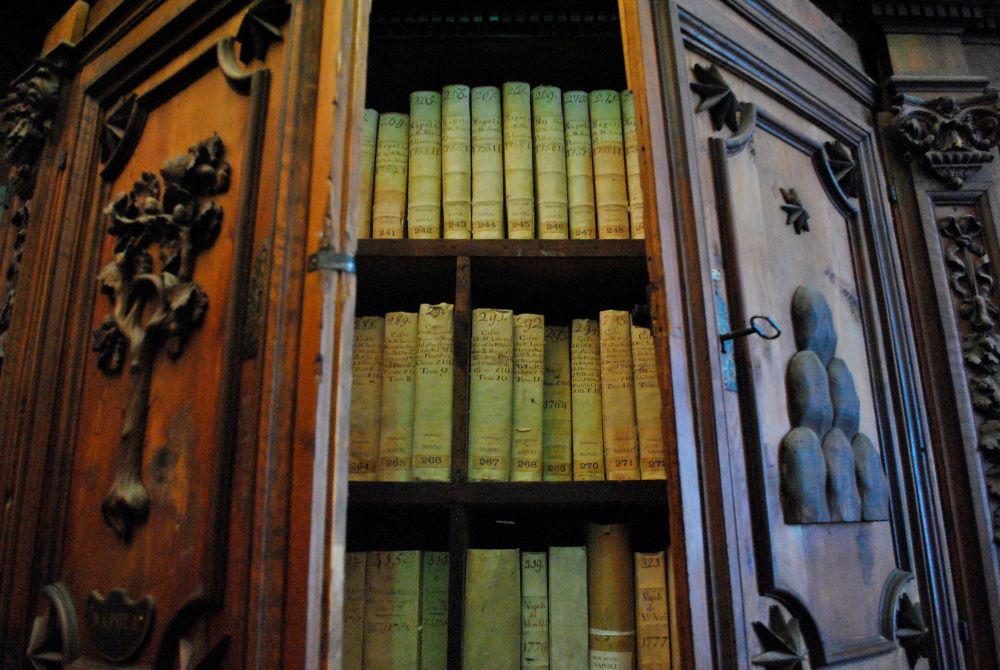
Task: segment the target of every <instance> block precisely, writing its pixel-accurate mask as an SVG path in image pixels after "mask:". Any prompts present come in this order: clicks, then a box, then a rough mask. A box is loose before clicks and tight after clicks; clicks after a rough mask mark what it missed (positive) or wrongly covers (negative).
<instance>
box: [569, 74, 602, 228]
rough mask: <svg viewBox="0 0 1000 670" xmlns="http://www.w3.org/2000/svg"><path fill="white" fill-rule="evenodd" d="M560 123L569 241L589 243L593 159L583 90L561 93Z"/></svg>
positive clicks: (592, 225)
mask: <svg viewBox="0 0 1000 670" xmlns="http://www.w3.org/2000/svg"><path fill="white" fill-rule="evenodd" d="M563 120H564V122H565V124H566V186H567V192H568V202H569V236H570V239H573V240H593V239H596V238H597V219H596V218H595V211H594V160H593V156H592V155H591V147H590V102H589V99H588V96H587V93H586V92H585V91H566V92H565V93H563Z"/></svg>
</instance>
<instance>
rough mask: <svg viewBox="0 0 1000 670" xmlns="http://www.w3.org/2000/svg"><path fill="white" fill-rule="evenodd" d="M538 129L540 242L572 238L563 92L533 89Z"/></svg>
mask: <svg viewBox="0 0 1000 670" xmlns="http://www.w3.org/2000/svg"><path fill="white" fill-rule="evenodd" d="M531 107H532V114H533V118H534V129H535V193H537V200H536V206H537V208H538V239H540V240H565V239H566V238H567V237H569V217H568V215H567V213H566V207H567V202H568V201H567V194H566V130H565V128H564V127H563V111H562V91H560V90H559V88H557V87H556V86H536V87H535V88H533V89H531Z"/></svg>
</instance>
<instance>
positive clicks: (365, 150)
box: [358, 109, 378, 238]
mask: <svg viewBox="0 0 1000 670" xmlns="http://www.w3.org/2000/svg"><path fill="white" fill-rule="evenodd" d="M377 136H378V112H376V111H375V110H374V109H366V110H365V118H364V122H363V123H362V125H361V206H360V210H361V211H360V212H359V213H358V237H360V238H366V237H371V236H372V194H373V192H374V189H375V138H376V137H377Z"/></svg>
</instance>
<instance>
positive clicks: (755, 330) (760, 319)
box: [719, 314, 781, 352]
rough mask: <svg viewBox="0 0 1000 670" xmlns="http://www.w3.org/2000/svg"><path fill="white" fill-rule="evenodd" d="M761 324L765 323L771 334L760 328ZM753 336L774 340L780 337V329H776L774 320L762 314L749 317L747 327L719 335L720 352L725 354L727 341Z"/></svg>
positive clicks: (776, 325)
mask: <svg viewBox="0 0 1000 670" xmlns="http://www.w3.org/2000/svg"><path fill="white" fill-rule="evenodd" d="M762 323H767V324H768V325H769V326H770V327H771V332H767V331H765V330H764V329H763V328H762V326H761V324H762ZM754 334H756V335H760V336H761V337H763V338H764V339H765V340H776V339H778V338H779V337H781V328H779V327H778V324H776V323H775V322H774V319H772V318H771V317H769V316H765V315H763V314H755V315H754V316H751V317H750V325H749V326H748V327H746V328H741V329H740V330H734V331H732V332H730V333H724V334H722V335H719V341H720V342H722V351H723V352H725V351H726V349H727V348H728V345H727V344H726V342H728V341H729V340H735V339H738V338H741V337H746V336H747V335H754Z"/></svg>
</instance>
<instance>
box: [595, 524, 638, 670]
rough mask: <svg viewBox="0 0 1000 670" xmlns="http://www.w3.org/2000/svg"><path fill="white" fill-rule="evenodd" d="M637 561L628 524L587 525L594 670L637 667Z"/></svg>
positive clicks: (629, 669)
mask: <svg viewBox="0 0 1000 670" xmlns="http://www.w3.org/2000/svg"><path fill="white" fill-rule="evenodd" d="M634 561H635V559H634V557H633V555H632V541H631V537H630V535H629V530H628V527H627V526H624V525H622V524H610V525H606V526H605V525H599V524H590V525H589V526H587V596H588V604H589V610H590V670H633V668H634V667H635V581H634V573H633V566H634Z"/></svg>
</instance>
